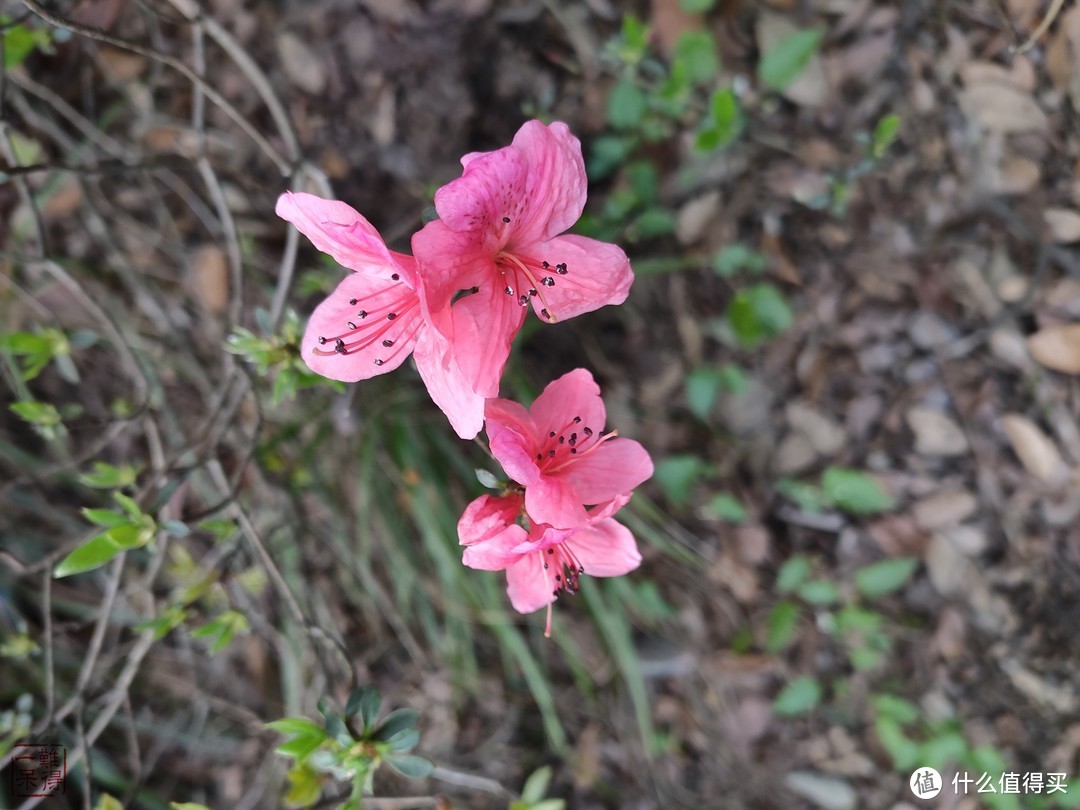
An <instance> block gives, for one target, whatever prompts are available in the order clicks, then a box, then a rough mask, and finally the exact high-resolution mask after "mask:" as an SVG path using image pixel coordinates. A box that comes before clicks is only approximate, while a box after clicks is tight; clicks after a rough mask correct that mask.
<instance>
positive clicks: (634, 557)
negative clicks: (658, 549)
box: [566, 518, 641, 577]
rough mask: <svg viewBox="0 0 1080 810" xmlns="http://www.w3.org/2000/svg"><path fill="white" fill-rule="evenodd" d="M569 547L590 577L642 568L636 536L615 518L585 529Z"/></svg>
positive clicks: (624, 572) (567, 542)
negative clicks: (640, 566)
mask: <svg viewBox="0 0 1080 810" xmlns="http://www.w3.org/2000/svg"><path fill="white" fill-rule="evenodd" d="M566 546H567V547H568V548H569V549H570V550H571V551H572V552H573V553H574V556H575V557H577V559H578V562H580V563H581V567H582V568H584V569H585V573H586V574H588V575H589V576H591V577H618V576H622V575H623V574H626V573H629V572H630V571H633V570H634V569H635V568H637V567H638V566H639V565H641V554H640V553H639V552H638V548H637V542H635V540H634V535H633V534H631V533H630V530H629V529H628V528H626V527H625V526H623V525H622V524H621V523H619V522H618V521H617V520H615V519H614V518H608V519H607V520H602V521H600V522H599V523H597V524H596V525H595V526H587V527H585V528H583V529H582V530H581V531H579V532H577V533H576V534H575V535H574V536H573V537H571V538H570V539H569V540H567V541H566Z"/></svg>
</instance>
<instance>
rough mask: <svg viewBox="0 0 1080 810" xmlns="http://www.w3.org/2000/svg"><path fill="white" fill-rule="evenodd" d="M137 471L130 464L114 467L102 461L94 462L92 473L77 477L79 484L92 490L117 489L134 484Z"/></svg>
mask: <svg viewBox="0 0 1080 810" xmlns="http://www.w3.org/2000/svg"><path fill="white" fill-rule="evenodd" d="M138 472H139V471H138V469H137V468H136V467H135V466H133V465H131V464H124V465H122V466H120V467H116V466H114V465H112V464H108V463H106V462H104V461H95V462H94V469H93V471H92V472H88V473H84V474H83V475H80V476H79V483H81V484H84V485H85V486H88V487H93V488H94V489H119V488H121V487H126V486H130V485H131V484H134V483H135V477H136V476H137V475H138Z"/></svg>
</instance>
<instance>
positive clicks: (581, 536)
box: [458, 494, 641, 636]
mask: <svg viewBox="0 0 1080 810" xmlns="http://www.w3.org/2000/svg"><path fill="white" fill-rule="evenodd" d="M629 498H630V496H629V495H626V494H624V495H619V496H618V497H617V498H614V499H612V500H611V501H610V502H609V503H607V504H605V505H603V506H598V507H595V508H594V509H592V510H590V511H589V512H588V513H587V514H586V516H585V519H584V520H583V521H582V523H581V524H580V525H578V526H575V527H572V528H568V529H556V528H553V527H551V526H548V525H545V524H540V523H533V524H532V526H531V527H530V528H529V529H528V530H526V529H525V528H523V527H522V526H519V525H518V524H517V523H516V522H515V520H516V518H517V516H518V515H519V514H520V512H521V509H522V506H523V499H522V497H521V495H519V494H511V495H507V496H503V497H499V498H495V497H492V496H490V495H482V496H481V497H479V498H477V499H476V500H475V501H473V502H472V503H471V504H469V506H468V507H467V508H466V509H465V513H464V514H463V515H462V516H461V520H460V521H459V522H458V537H459V539H460V541H461V544H462V545H463V546H465V553H464V556H463V562H464V563H465V565H467V566H469V567H470V568H476V569H479V570H482V571H503V570H505V571H506V593H507V596H509V597H510V604H512V605H513V606H514V609H515V610H516V611H518V612H519V613H532V612H533V611H534V610H539V609H540V608H542V607H544V606H545V605H546V606H547V608H548V614H547V626H546V628H545V631H544V634H545V635H547V636H550V635H551V605H552V603H553V602H554V601H555V600H556V599H557V598H558V595H559V592H560V591H566V592H567V593H570V594H573V593H576V592H577V589H578V583H579V580H580V578H581V576H582V575H584V574H587V575H589V576H595V577H617V576H622V575H623V574H627V573H629V572H630V571H633V570H634V569H635V568H637V567H638V566H639V565H640V564H641V554H640V553H638V549H637V543H636V542H634V536H633V535H632V534H631V533H630V530H629V529H627V528H626V527H625V526H623V525H622V524H621V523H619V522H618V521H617V520H615V519H614V518H612V515H613V514H615V512H617V511H618V510H619V509H620V508H621V507H622V506H623V505H624V504H625V503H626V502H627V501H628V500H629Z"/></svg>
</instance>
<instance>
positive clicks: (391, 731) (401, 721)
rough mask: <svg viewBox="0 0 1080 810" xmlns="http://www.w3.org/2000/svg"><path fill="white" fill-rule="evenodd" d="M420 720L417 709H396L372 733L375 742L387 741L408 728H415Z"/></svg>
mask: <svg viewBox="0 0 1080 810" xmlns="http://www.w3.org/2000/svg"><path fill="white" fill-rule="evenodd" d="M419 720H420V713H419V712H418V711H416V709H394V711H392V712H390V714H388V715H387V716H386V719H385V720H383V721H382V723H380V724H379V725H378V727H377V728H376V729H375V730H374V731H373V732H372V735H371V736H372V738H373V739H375V740H380V741H386V740H389V739H390V738H391V737H393V736H394V735H395V734H397V733H398V732H399V731H404V730H405V729H407V728H415V727H416V724H417V723H418V722H419Z"/></svg>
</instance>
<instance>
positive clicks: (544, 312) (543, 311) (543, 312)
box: [540, 309, 551, 320]
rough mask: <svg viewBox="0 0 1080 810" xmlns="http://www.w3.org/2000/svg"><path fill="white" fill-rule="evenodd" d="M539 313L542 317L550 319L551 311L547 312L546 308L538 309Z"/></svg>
mask: <svg viewBox="0 0 1080 810" xmlns="http://www.w3.org/2000/svg"><path fill="white" fill-rule="evenodd" d="M540 314H541V315H542V316H543V317H545V318H547V319H548V320H550V319H551V313H550V312H548V311H547V310H546V309H542V310H540Z"/></svg>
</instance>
